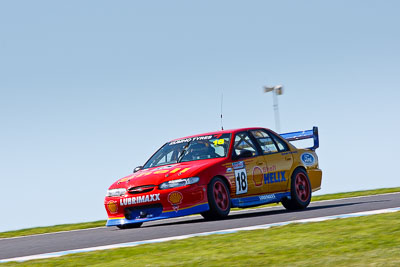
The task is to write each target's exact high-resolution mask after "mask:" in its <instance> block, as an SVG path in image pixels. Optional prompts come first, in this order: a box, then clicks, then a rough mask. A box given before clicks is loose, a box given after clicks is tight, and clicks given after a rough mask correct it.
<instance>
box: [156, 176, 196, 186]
mask: <svg viewBox="0 0 400 267" xmlns="http://www.w3.org/2000/svg"><path fill="white" fill-rule="evenodd" d="M198 181H200V178H199V177H190V178H185V179H177V180H171V181H168V182H164V183H162V184H160V186H159V187H158V188H160V189H169V188H175V187H180V186H185V185H190V184H195V183H197V182H198Z"/></svg>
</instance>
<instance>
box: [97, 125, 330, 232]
mask: <svg viewBox="0 0 400 267" xmlns="http://www.w3.org/2000/svg"><path fill="white" fill-rule="evenodd" d="M307 138H313V139H314V146H313V147H310V148H306V149H297V148H296V147H295V146H294V145H292V144H291V143H289V141H293V140H300V139H307ZM318 146H319V139H318V128H317V127H314V128H313V129H312V130H308V131H300V132H293V133H286V134H281V135H279V134H277V133H275V132H273V131H271V130H269V129H265V128H242V129H235V130H225V131H218V132H212V133H205V134H199V135H194V136H189V137H185V138H180V139H176V140H172V141H170V142H168V143H166V144H165V145H163V146H162V147H161V148H160V149H159V150H158V151H157V152H155V153H154V154H153V156H152V157H151V158H150V159H149V160H148V161H147V162H146V163H145V164H144V165H143V166H140V167H137V168H135V170H134V173H133V174H131V175H129V176H126V177H124V178H122V179H119V180H118V181H116V182H115V183H114V184H112V185H111V186H110V188H109V189H108V191H107V195H106V197H105V200H104V205H105V208H106V211H107V214H108V221H107V226H117V227H119V228H133V227H140V226H141V225H142V223H143V222H147V221H152V220H159V219H165V218H171V217H178V216H185V215H189V214H195V213H200V214H201V215H202V216H203V217H204V218H206V219H219V218H224V217H226V216H228V214H229V211H230V209H231V208H232V207H249V206H256V205H262V204H267V203H276V202H282V204H283V206H284V207H285V208H286V209H289V210H296V209H304V208H306V207H307V206H308V204H309V203H310V200H311V192H312V191H316V190H318V189H320V186H321V179H322V172H321V170H320V169H319V167H318V157H317V155H316V153H315V149H316V148H318Z"/></svg>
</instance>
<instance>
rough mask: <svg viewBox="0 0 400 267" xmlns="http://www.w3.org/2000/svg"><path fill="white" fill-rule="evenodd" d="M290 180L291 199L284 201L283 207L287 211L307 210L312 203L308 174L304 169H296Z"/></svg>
mask: <svg viewBox="0 0 400 267" xmlns="http://www.w3.org/2000/svg"><path fill="white" fill-rule="evenodd" d="M290 180H291V181H290V199H288V198H284V199H282V205H283V206H284V207H285V208H286V209H287V210H301V209H305V208H307V206H308V204H310V201H311V185H310V180H309V179H308V175H307V172H306V171H305V170H304V169H296V170H295V171H294V172H293V174H292V177H291V179H290Z"/></svg>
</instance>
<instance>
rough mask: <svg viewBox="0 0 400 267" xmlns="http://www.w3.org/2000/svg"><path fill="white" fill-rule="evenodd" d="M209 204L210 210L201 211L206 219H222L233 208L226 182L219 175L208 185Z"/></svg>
mask: <svg viewBox="0 0 400 267" xmlns="http://www.w3.org/2000/svg"><path fill="white" fill-rule="evenodd" d="M207 197H208V205H209V206H210V210H208V211H206V212H203V213H201V215H202V216H203V217H204V218H205V219H206V220H215V219H222V218H225V217H227V216H228V214H229V211H230V210H231V198H230V196H229V189H228V186H227V185H226V183H225V182H224V181H223V180H222V179H221V178H219V177H214V178H213V179H212V180H211V182H210V183H209V184H208V186H207Z"/></svg>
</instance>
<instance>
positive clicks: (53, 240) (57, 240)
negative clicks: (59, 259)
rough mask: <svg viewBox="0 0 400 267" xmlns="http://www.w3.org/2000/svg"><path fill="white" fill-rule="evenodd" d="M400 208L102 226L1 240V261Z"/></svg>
mask: <svg viewBox="0 0 400 267" xmlns="http://www.w3.org/2000/svg"><path fill="white" fill-rule="evenodd" d="M396 207H400V193H392V194H384V195H376V196H368V197H357V198H348V199H340V200H331V201H321V202H313V203H311V204H310V206H309V207H308V208H307V209H306V210H303V211H297V212H288V211H286V210H285V209H284V208H283V207H282V206H279V207H267V208H262V209H251V210H239V211H233V212H231V214H230V216H229V217H228V218H227V219H225V220H220V221H205V220H203V219H202V217H201V216H200V215H196V216H189V217H182V218H176V219H168V220H162V221H155V222H148V223H144V224H143V226H142V227H141V228H138V229H127V230H119V229H118V228H116V227H110V228H107V227H100V228H94V229H87V230H77V231H70V232H60V233H51V234H42V235H35V236H26V237H18V238H6V239H0V260H1V259H9V258H14V257H22V256H29V255H36V254H43V253H49V252H57V251H65V250H72V249H80V248H88V247H95V246H103V245H111V244H118V243H125V242H133V241H142V240H149V239H156V238H165V237H173V236H178V235H187V234H194V233H202V232H210V231H218V230H224V229H231V228H239V227H246V226H256V225H262V224H270V223H278V222H286V221H292V220H299V219H309V218H316V217H324V216H331V215H339V214H347V213H354V212H362V211H372V210H379V209H387V208H396Z"/></svg>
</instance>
